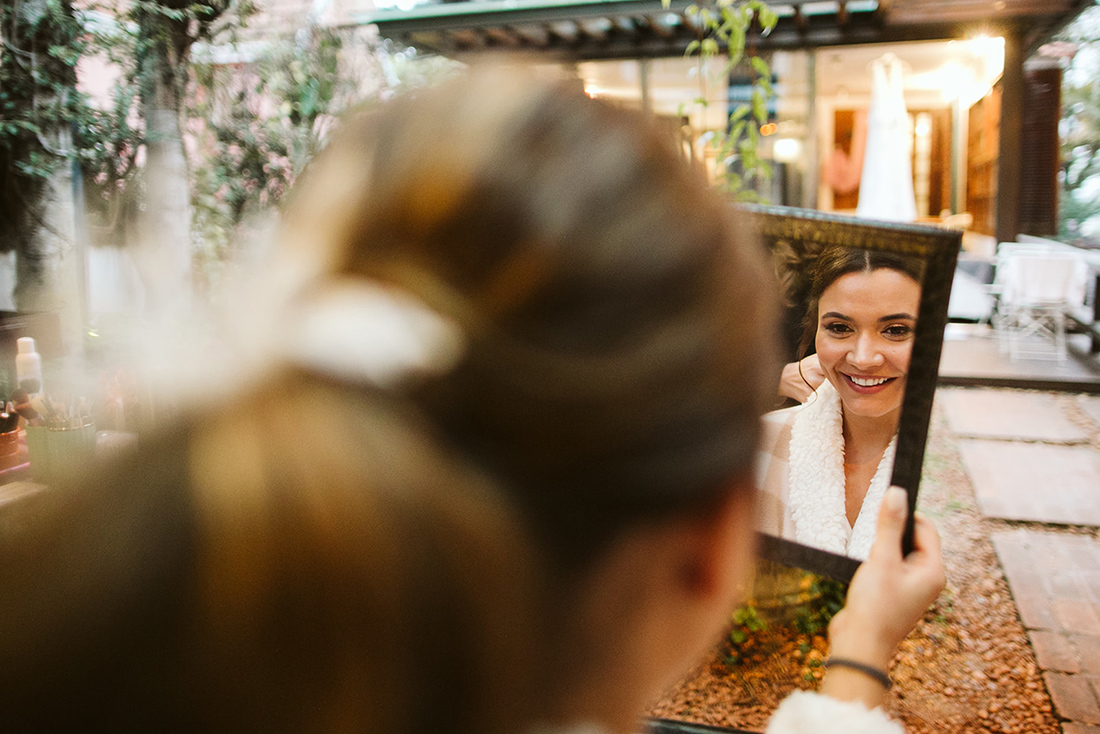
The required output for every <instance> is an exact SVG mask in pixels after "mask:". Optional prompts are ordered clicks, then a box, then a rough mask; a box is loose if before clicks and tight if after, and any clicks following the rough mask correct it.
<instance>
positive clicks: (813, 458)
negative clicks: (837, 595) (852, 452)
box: [788, 381, 897, 560]
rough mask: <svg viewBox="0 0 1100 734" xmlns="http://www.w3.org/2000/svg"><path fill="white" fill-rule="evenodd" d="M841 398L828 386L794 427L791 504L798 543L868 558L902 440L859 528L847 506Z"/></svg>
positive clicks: (890, 452) (878, 475) (887, 457)
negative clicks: (853, 522) (852, 520)
mask: <svg viewBox="0 0 1100 734" xmlns="http://www.w3.org/2000/svg"><path fill="white" fill-rule="evenodd" d="M843 420H844V419H843V415H842V412H841V405H840V395H839V394H838V393H837V391H836V388H834V387H833V386H832V384H830V383H829V382H828V381H826V382H825V383H824V384H822V385H821V387H819V388H818V389H817V393H816V395H815V396H814V397H812V398H810V400H809V401H808V402H807V403H806V404H805V405H804V406H802V409H801V410H799V412H798V415H797V417H796V418H795V420H794V424H793V425H792V426H791V443H790V476H789V480H788V481H789V487H788V502H789V503H790V507H791V517H792V518H793V519H794V525H795V540H796V541H798V542H799V543H802V544H804V545H809V546H812V547H814V548H821V549H823V550H827V551H831V552H833V553H839V554H840V555H846V556H851V557H852V558H859V559H861V560H862V559H865V558H866V557H867V554H868V553H869V552H870V550H871V543H872V542H873V541H874V539H875V527H876V525H877V519H878V511H879V507H880V506H881V505H882V498H883V496H885V494H886V490H887V488H888V487H889V484H890V474H891V471H892V469H893V466H894V449H895V445H896V443H897V436H894V438H892V439H890V444H889V445H888V446H887V447H886V451H885V452H884V453H883V455H882V459H881V460H880V461H879V464H878V468H877V469H876V470H875V475H874V477H872V479H871V486H870V487H869V488H868V490H867V496H866V497H865V498H864V500H863V507H862V508H860V511H859V516H858V517H857V518H856V524H855V526H854V527H852V526H851V525H849V524H848V517H847V513H846V511H845V507H844V500H845V492H844V483H845V480H844V423H843Z"/></svg>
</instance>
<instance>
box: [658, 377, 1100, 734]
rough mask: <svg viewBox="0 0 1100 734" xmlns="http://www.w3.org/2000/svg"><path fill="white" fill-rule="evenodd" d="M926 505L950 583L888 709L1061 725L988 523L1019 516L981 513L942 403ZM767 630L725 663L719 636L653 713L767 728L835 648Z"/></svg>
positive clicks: (939, 719) (1035, 733) (904, 651)
mask: <svg viewBox="0 0 1100 734" xmlns="http://www.w3.org/2000/svg"><path fill="white" fill-rule="evenodd" d="M1057 399H1058V400H1059V401H1062V402H1063V404H1064V405H1066V406H1067V409H1068V410H1069V412H1070V413H1071V415H1072V417H1074V419H1075V420H1076V419H1080V420H1084V421H1087V420H1088V419H1087V417H1085V416H1084V415H1083V414H1081V413H1080V412H1079V411H1078V413H1077V414H1076V415H1073V409H1072V407H1071V406H1072V397H1071V396H1058V398H1057ZM1088 425H1090V426H1092V428H1093V429H1094V430H1095V429H1096V426H1095V425H1094V424H1092V423H1089V424H1088ZM1098 439H1100V432H1098V434H1097V435H1095V436H1094V440H1093V441H1092V444H1093V445H1094V446H1100V440H1098ZM920 506H921V509H922V511H923V512H924V514H926V515H927V516H928V517H930V518H931V519H932V521H933V522H934V523H935V524H936V526H937V528H938V529H939V532H940V536H941V538H942V541H943V554H944V561H945V564H946V567H947V588H946V589H945V590H944V592H943V594H941V595H940V598H939V599H938V600H937V601H936V603H935V604H934V605H933V607H932V608H931V609H930V610H929V612H928V614H927V615H925V618H924V620H923V621H922V622H921V624H920V625H918V627H917V629H916V630H914V631H913V633H912V634H911V635H910V636H909V637H908V638H907V639H906V640H905V641H904V642H903V643H902V645H901V649H900V650H899V652H898V655H897V657H896V658H895V660H894V663H893V666H892V668H891V671H890V673H891V676H892V677H893V679H894V687H893V689H892V690H891V692H890V696H889V699H888V702H887V708H888V710H889V711H890V712H891V713H892V714H893V715H894V716H896V717H897V718H900V719H901V720H902V721H903V722H904V723H905V726H906V729H907V731H909V732H911V733H913V734H933V733H934V734H947V733H953V732H959V733H962V732H966V733H970V732H1028V733H1029V734H1060V733H1061V726H1060V724H1059V723H1058V721H1057V719H1056V717H1055V716H1054V714H1053V713H1052V707H1051V702H1050V696H1049V695H1048V694H1047V691H1046V687H1045V685H1044V683H1043V680H1042V678H1041V677H1040V672H1039V668H1038V666H1037V665H1036V662H1035V654H1034V652H1033V651H1032V649H1031V646H1030V644H1029V643H1028V640H1027V636H1026V634H1025V633H1024V629H1023V627H1022V625H1021V624H1020V621H1019V619H1018V617H1017V613H1016V607H1015V605H1014V604H1013V602H1012V596H1011V594H1010V593H1009V590H1008V585H1007V583H1006V581H1005V579H1004V575H1003V574H1002V572H1001V568H1000V564H999V563H998V561H997V557H996V554H995V553H994V550H993V544H992V543H991V541H990V535H991V533H993V532H996V531H998V530H1002V529H1005V528H1009V527H1013V526H1018V525H1019V523H1011V522H1005V521H1000V520H989V519H986V518H983V517H982V516H981V515H980V514H979V512H978V509H977V503H976V502H975V499H974V491H973V488H972V486H971V484H970V480H969V478H968V477H967V475H966V474H965V472H964V471H963V468H962V463H961V461H960V459H959V454H958V451H957V449H956V446H955V442H954V439H953V438H952V436H951V435H950V433H949V431H948V429H947V426H946V424H945V423H944V420H943V417H942V415H941V414H940V412H939V411H938V410H937V411H934V414H933V418H932V425H931V427H930V431H929V443H928V448H927V451H926V456H925V466H924V474H923V481H922V484H921V496H920ZM1029 526H1035V524H1030V525H1029ZM1040 527H1043V528H1044V529H1047V528H1049V529H1051V530H1054V531H1057V532H1071V533H1089V534H1094V533H1095V532H1096V531H1095V530H1094V529H1084V528H1054V527H1051V526H1040ZM766 637H767V639H761V644H760V648H762V652H770V653H771V654H768V655H763V654H760V655H757V656H756V657H755V658H754V657H753V656H751V655H750V656H749V657H750V659H749V661H748V662H745V663H741V664H739V665H731V664H729V663H728V654H729V649H728V645H727V644H725V643H723V644H720V645H719V646H718V647H717V648H716V649H715V650H714V651H712V653H711V654H710V656H709V657H708V658H707V660H705V661H704V662H703V663H701V664H700V665H699V666H698V667H697V668H696V669H695V670H693V671H691V672H690V673H689V674H688V675H687V677H685V678H684V680H682V681H681V682H680V683H678V684H677V685H676V686H675V687H674V688H673V689H671V690H670V691H668V692H667V693H666V694H665V695H664V696H663V697H662V698H661V699H660V700H659V701H658V702H657V703H656V704H654V706H653V708H652V710H651V715H653V716H656V717H661V718H669V719H679V720H684V721H692V722H697V723H704V724H712V725H718V726H727V727H734V728H740V729H747V730H750V731H763V729H764V727H765V724H766V721H767V717H768V715H769V713H770V712H771V711H772V710H773V709H774V707H775V706H776V705H777V703H778V702H779V701H780V700H781V699H782V698H783V697H784V696H785V695H786V694H787V693H788V692H790V691H791V690H793V689H794V688H796V687H797V688H813V687H814V686H815V684H816V680H817V678H818V677H819V669H818V668H817V667H816V661H818V660H819V659H820V658H821V657H823V656H824V655H826V654H827V647H828V645H827V642H826V641H825V640H823V639H820V638H816V639H806V638H805V637H802V638H799V637H798V636H797V635H794V634H793V633H784V632H779V631H771V632H769V634H768V635H767V636H766Z"/></svg>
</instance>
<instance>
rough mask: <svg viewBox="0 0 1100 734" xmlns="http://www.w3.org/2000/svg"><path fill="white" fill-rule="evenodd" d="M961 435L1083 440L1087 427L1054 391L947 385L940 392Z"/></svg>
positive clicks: (951, 423)
mask: <svg viewBox="0 0 1100 734" xmlns="http://www.w3.org/2000/svg"><path fill="white" fill-rule="evenodd" d="M936 399H937V402H940V403H941V405H942V406H943V412H944V416H945V417H946V418H947V424H948V426H950V427H951V430H952V431H953V432H954V433H955V435H957V436H971V437H975V438H1009V439H1019V440H1024V441H1056V442H1060V443H1079V442H1082V441H1087V440H1088V433H1087V431H1086V430H1085V429H1083V428H1081V427H1080V426H1078V425H1076V424H1075V423H1073V422H1071V421H1070V420H1069V418H1068V417H1067V416H1066V414H1065V411H1064V410H1063V409H1062V406H1061V405H1059V404H1058V400H1057V398H1056V397H1055V396H1053V395H1051V394H1050V393H1032V392H1019V391H1016V390H962V389H945V390H940V391H938V393H937V394H936Z"/></svg>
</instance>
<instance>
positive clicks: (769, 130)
mask: <svg viewBox="0 0 1100 734" xmlns="http://www.w3.org/2000/svg"><path fill="white" fill-rule="evenodd" d="M777 130H779V126H778V125H776V124H775V123H774V122H769V123H767V124H766V125H761V126H760V134H761V135H775V133H776V131H777Z"/></svg>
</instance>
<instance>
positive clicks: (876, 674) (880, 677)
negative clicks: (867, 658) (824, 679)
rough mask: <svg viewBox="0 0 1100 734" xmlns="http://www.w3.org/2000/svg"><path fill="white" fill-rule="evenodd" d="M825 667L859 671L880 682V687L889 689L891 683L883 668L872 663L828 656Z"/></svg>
mask: <svg viewBox="0 0 1100 734" xmlns="http://www.w3.org/2000/svg"><path fill="white" fill-rule="evenodd" d="M825 667H826V668H832V667H836V668H851V669H852V670H858V671H859V672H860V673H863V674H864V675H868V676H870V677H872V678H874V679H875V680H876V681H878V682H879V683H881V684H882V687H883V688H885V689H886V690H890V686H891V685H892V681H891V680H890V676H889V675H887V674H886V671H885V670H879V669H878V668H876V667H875V666H873V665H867V664H866V663H860V662H857V661H855V660H848V659H847V658H829V659H828V660H826V661H825Z"/></svg>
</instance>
